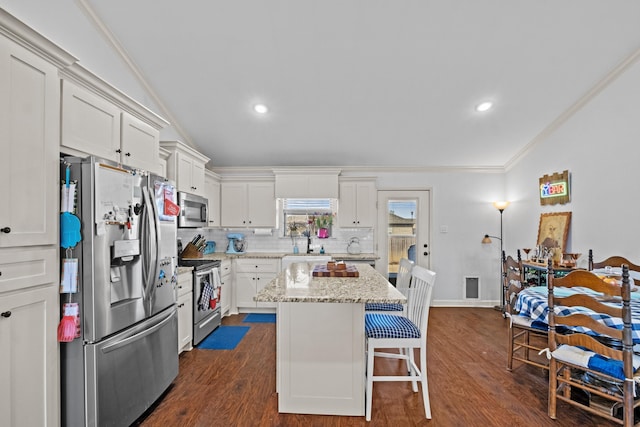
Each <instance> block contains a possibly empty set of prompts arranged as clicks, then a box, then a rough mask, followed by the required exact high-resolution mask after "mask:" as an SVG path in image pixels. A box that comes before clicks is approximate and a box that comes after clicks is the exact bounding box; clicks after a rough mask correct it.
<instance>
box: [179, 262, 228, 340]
mask: <svg viewBox="0 0 640 427" xmlns="http://www.w3.org/2000/svg"><path fill="white" fill-rule="evenodd" d="M220 264H221V262H220V261H219V260H216V261H212V260H202V259H180V265H182V266H185V267H193V345H194V346H195V345H198V344H199V343H200V342H201V341H202V340H203V339H205V338H206V337H207V335H209V334H210V333H211V332H213V331H214V329H216V328H217V327H218V326H220V322H221V320H222V315H221V311H220V310H221V307H220V291H221V286H220Z"/></svg>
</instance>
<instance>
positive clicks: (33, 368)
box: [0, 284, 60, 426]
mask: <svg viewBox="0 0 640 427" xmlns="http://www.w3.org/2000/svg"><path fill="white" fill-rule="evenodd" d="M58 297H59V294H58V286H57V285H56V284H51V285H48V286H45V287H40V288H29V289H28V290H26V291H21V292H17V293H9V294H4V296H3V295H2V294H0V314H2V315H1V316H0V384H2V387H1V388H0V425H3V426H12V425H15V426H56V425H58V422H59V408H58V405H59V402H58V343H57V341H56V336H57V332H56V329H57V324H58V319H59V318H60V317H59V309H58Z"/></svg>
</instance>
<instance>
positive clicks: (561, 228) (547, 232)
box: [538, 212, 571, 253]
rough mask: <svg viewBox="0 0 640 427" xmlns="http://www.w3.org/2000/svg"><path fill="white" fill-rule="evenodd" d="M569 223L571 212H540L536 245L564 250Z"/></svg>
mask: <svg viewBox="0 0 640 427" xmlns="http://www.w3.org/2000/svg"><path fill="white" fill-rule="evenodd" d="M570 223H571V212H553V213H543V214H540V224H539V226H538V245H541V246H545V247H547V248H560V251H561V252H562V253H564V252H566V246H567V235H568V234H569V224H570Z"/></svg>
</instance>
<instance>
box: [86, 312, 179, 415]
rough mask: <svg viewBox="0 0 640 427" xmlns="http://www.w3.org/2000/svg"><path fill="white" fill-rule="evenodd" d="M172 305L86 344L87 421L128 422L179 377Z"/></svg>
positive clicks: (175, 320) (174, 318)
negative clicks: (137, 322)
mask: <svg viewBox="0 0 640 427" xmlns="http://www.w3.org/2000/svg"><path fill="white" fill-rule="evenodd" d="M177 341H178V318H177V312H176V308H175V306H172V307H171V308H169V309H167V310H165V311H163V312H161V313H159V314H158V315H156V316H154V317H152V318H151V319H149V320H146V321H144V322H142V323H140V324H137V325H135V326H133V327H132V328H130V329H127V330H125V331H123V332H121V333H119V334H117V335H115V336H113V337H110V338H108V339H106V340H104V341H102V342H100V343H97V344H92V345H86V347H85V357H86V374H85V379H86V385H85V386H86V391H87V395H86V399H87V408H86V409H87V411H86V417H87V419H86V425H87V426H124V425H130V424H131V423H132V422H133V421H135V420H136V419H137V418H138V417H139V416H140V415H142V414H143V413H144V411H146V410H147V409H148V408H149V407H150V406H151V405H152V404H153V402H154V401H156V400H157V399H158V397H160V395H161V394H162V393H163V392H164V391H165V390H166V389H167V387H169V385H170V384H171V382H172V381H173V380H174V379H175V377H176V376H177V375H178V351H177V348H176V342H177Z"/></svg>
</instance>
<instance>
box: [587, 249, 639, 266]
mask: <svg viewBox="0 0 640 427" xmlns="http://www.w3.org/2000/svg"><path fill="white" fill-rule="evenodd" d="M622 264H626V265H627V266H628V267H629V271H636V272H640V265H637V264H634V263H632V262H631V261H629V260H628V259H626V258H625V257H622V256H619V255H614V256H610V257H609V258H607V259H605V260H604V261H600V262H594V261H593V249H589V267H588V268H589V271H592V270H595V269H598V268H605V267H622Z"/></svg>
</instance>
